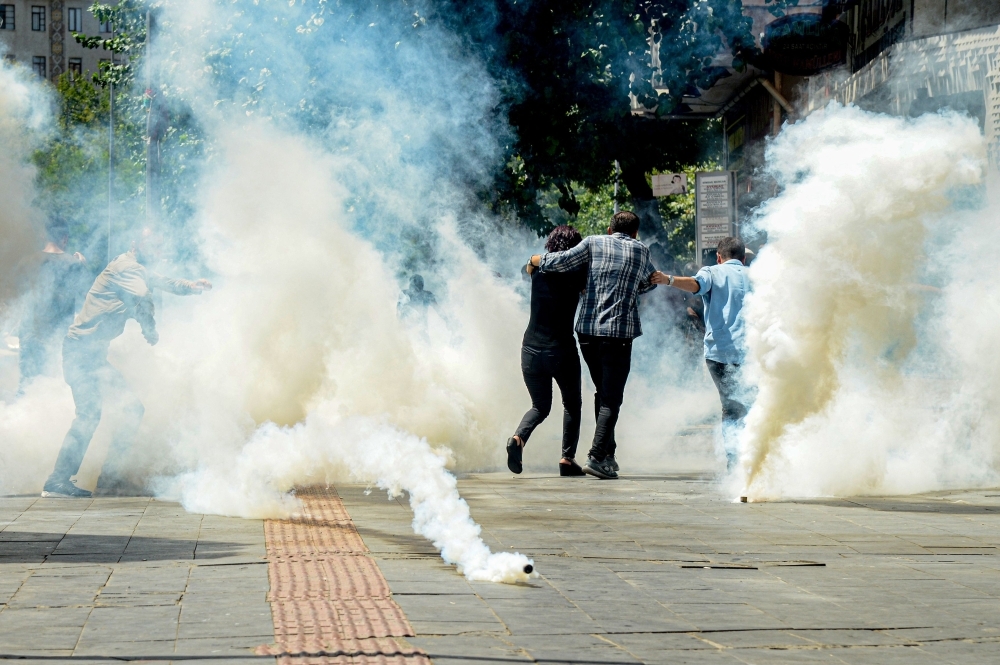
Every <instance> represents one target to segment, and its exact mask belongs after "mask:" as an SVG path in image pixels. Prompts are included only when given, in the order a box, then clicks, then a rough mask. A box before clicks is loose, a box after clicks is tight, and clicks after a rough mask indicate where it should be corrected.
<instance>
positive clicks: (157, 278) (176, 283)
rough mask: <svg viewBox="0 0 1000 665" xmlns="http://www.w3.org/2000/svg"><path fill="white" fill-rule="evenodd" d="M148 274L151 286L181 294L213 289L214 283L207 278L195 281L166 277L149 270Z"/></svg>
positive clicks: (185, 294) (198, 292) (192, 293)
mask: <svg viewBox="0 0 1000 665" xmlns="http://www.w3.org/2000/svg"><path fill="white" fill-rule="evenodd" d="M146 274H147V279H148V281H149V286H150V287H152V288H154V289H162V290H163V291H167V292H168V293H173V294H175V295H179V296H189V295H197V294H200V293H201V292H202V291H210V290H211V289H212V283H211V282H210V281H208V280H207V279H198V280H195V281H191V280H187V279H175V278H173V277H164V276H163V275H161V274H159V273H155V272H152V271H147V273H146Z"/></svg>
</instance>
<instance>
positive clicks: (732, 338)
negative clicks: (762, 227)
mask: <svg viewBox="0 0 1000 665" xmlns="http://www.w3.org/2000/svg"><path fill="white" fill-rule="evenodd" d="M695 279H697V280H698V282H699V283H701V284H702V288H701V290H700V291H699V293H698V295H701V297H702V300H703V301H704V303H705V309H704V316H705V358H707V359H708V360H714V361H715V362H718V363H724V364H740V363H742V362H743V355H744V352H745V350H744V337H745V326H744V323H743V299H744V298H745V297H746V294H747V293H748V292H749V290H750V279H749V277H748V276H747V269H746V267H745V266H744V265H743V263H742V262H741V261H739V260H738V259H728V260H726V261H725V262H724V263H720V264H717V265H714V266H705V267H704V268H702V269H701V270H699V271H698V274H697V275H695Z"/></svg>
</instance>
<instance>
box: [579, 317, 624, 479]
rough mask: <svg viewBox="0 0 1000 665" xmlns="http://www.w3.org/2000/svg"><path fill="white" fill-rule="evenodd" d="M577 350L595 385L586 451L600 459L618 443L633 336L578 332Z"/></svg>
mask: <svg viewBox="0 0 1000 665" xmlns="http://www.w3.org/2000/svg"><path fill="white" fill-rule="evenodd" d="M580 353H582V354H583V359H584V361H586V363H587V368H588V369H589V370H590V378H591V379H592V380H593V381H594V387H595V388H597V393H596V394H595V395H594V411H595V414H596V416H597V427H596V428H595V429H594V443H593V444H592V445H591V447H590V453H589V455H590V457H593V458H594V459H595V460H598V461H602V460H604V458H606V457H608V456H610V455H614V454H615V450H616V449H617V447H618V446H617V443H616V442H615V425H617V424H618V413H619V412H620V411H621V407H622V400H623V399H624V395H625V382H626V381H628V373H629V371H630V370H631V369H632V340H630V339H623V338H619V337H593V336H591V335H580Z"/></svg>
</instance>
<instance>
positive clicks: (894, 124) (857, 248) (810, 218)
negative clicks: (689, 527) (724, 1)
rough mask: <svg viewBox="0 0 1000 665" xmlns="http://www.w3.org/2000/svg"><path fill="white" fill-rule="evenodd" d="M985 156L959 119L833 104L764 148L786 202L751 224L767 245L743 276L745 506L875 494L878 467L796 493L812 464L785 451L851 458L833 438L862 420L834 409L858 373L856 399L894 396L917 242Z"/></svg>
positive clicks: (912, 315) (772, 205)
mask: <svg viewBox="0 0 1000 665" xmlns="http://www.w3.org/2000/svg"><path fill="white" fill-rule="evenodd" d="M984 156H985V149H984V141H983V138H982V136H981V135H980V133H979V129H978V127H977V126H976V125H975V123H974V122H973V121H972V120H969V119H968V118H962V117H959V116H955V115H944V116H942V115H932V116H924V117H921V118H917V119H907V118H898V117H889V116H884V115H875V114H871V113H867V112H864V111H862V110H860V109H857V108H855V107H846V108H845V107H839V106H836V105H832V106H830V107H829V108H827V109H826V110H824V111H822V112H819V113H815V114H813V115H812V116H810V117H809V118H807V119H806V120H804V121H802V122H800V123H797V124H795V125H792V126H789V127H787V128H786V129H785V130H784V131H783V132H782V134H781V135H780V136H779V137H778V138H777V139H776V140H775V141H774V143H773V144H772V145H771V146H770V148H769V151H768V160H769V164H770V166H771V168H772V169H773V171H774V173H775V174H776V176H777V177H778V179H779V181H780V182H782V183H784V190H783V191H782V193H781V194H780V195H779V196H778V197H777V198H775V199H774V200H772V201H771V202H769V203H768V204H767V206H766V209H765V210H764V212H763V215H762V217H761V218H760V219H759V222H758V223H759V225H760V227H761V228H762V229H764V230H766V232H767V234H768V240H769V242H768V245H767V246H766V247H765V249H764V250H763V251H762V252H761V254H760V256H759V257H758V259H757V260H756V262H755V263H754V265H753V268H752V272H751V274H752V280H753V285H754V293H753V295H752V297H751V299H750V300H749V302H748V306H747V312H746V316H747V322H748V340H747V343H748V347H749V352H750V367H749V368H748V369H749V372H750V374H751V376H752V378H753V380H754V381H755V382H756V384H757V389H758V393H757V396H756V401H755V403H754V405H753V408H752V409H751V411H750V413H749V415H748V416H747V420H746V428H745V430H744V431H743V433H742V439H741V441H742V450H743V455H742V460H741V461H742V465H741V466H742V469H741V470H742V473H743V474H744V476H743V478H744V481H745V493H746V494H748V495H749V496H750V497H752V498H758V499H760V498H769V497H777V496H786V495H789V494H795V493H800V492H804V493H827V492H841V491H842V492H852V491H853V492H863V491H868V490H873V489H876V488H878V487H879V486H880V482H881V480H882V478H883V477H884V473H885V469H884V467H882V466H880V465H882V464H884V460H882V461H876V462H873V463H871V464H868V465H867V466H864V468H852V470H851V472H850V475H851V476H852V477H851V478H848V479H844V480H843V481H842V482H841V481H838V482H834V483H832V484H830V483H829V482H827V480H822V481H817V482H816V483H814V484H812V485H809V484H808V483H807V484H801V485H796V484H795V482H796V481H794V480H792V479H794V478H796V477H797V475H798V477H799V478H800V479H801V477H802V476H801V474H798V473H797V469H798V470H799V471H801V470H802V469H803V468H805V467H808V466H810V464H812V465H815V464H816V463H817V461H818V459H819V458H817V457H815V456H813V457H810V456H809V454H806V453H803V451H802V449H801V447H797V446H799V443H800V442H801V441H803V440H808V442H809V445H815V446H816V447H817V448H820V449H824V452H823V454H825V455H826V454H828V455H833V452H831V451H836V450H840V451H841V452H842V453H843V454H844V455H848V456H849V455H851V454H852V453H851V452H850V447H849V446H846V445H845V441H843V440H842V439H841V438H838V437H837V436H833V435H832V432H833V431H834V430H836V429H837V428H836V425H837V423H836V422H835V421H836V419H837V418H841V417H843V414H844V412H845V411H846V412H847V413H852V412H853V413H855V414H856V415H858V416H860V414H861V413H862V411H861V410H853V411H852V410H851V409H847V408H846V406H845V405H846V404H847V403H848V402H849V400H850V399H851V398H852V395H854V396H856V395H857V394H860V393H857V392H852V391H854V388H852V387H851V386H853V385H854V384H853V383H851V382H852V381H853V380H854V377H855V376H856V375H857V376H863V375H864V374H865V373H866V372H867V373H868V376H867V378H864V379H861V382H862V383H864V385H865V388H864V390H865V391H868V392H866V395H875V394H877V393H878V392H879V390H888V391H889V392H890V393H892V394H893V396H894V397H895V398H897V399H898V398H899V397H900V396H901V394H902V393H900V392H899V390H896V389H895V388H893V387H892V386H893V384H894V382H895V383H896V384H898V383H899V382H900V381H901V380H903V378H904V377H902V376H901V375H900V374H899V371H898V367H899V361H900V360H901V359H904V358H906V357H907V354H908V353H909V352H910V351H911V350H912V349H913V347H914V344H915V340H916V336H915V328H914V325H915V324H914V321H915V320H916V318H917V315H918V312H919V311H920V308H921V303H922V293H921V290H920V288H919V286H918V285H917V280H918V271H919V269H920V267H921V266H922V265H923V263H924V247H925V241H926V239H927V234H928V232H929V231H928V230H929V228H930V225H932V224H933V220H934V219H936V218H937V217H939V216H940V215H941V213H942V212H943V211H945V210H946V209H948V208H949V205H950V199H949V193H950V192H951V191H953V189H954V188H956V187H961V186H968V185H973V184H976V183H978V182H979V181H980V179H981V177H982V173H983V162H984ZM859 367H860V368H862V370H861V372H860V373H855V372H854V369H856V368H859ZM848 383H851V385H847V384H848ZM874 384H878V385H879V386H881V388H879V389H878V390H876V389H873V388H871V386H872V385H874ZM897 388H898V386H897ZM894 390H895V392H893V391H894ZM872 399H874V397H873V398H872ZM870 403H871V399H869V400H868V402H867V404H869V405H870ZM890 429H891V428H890ZM862 438H863V437H862ZM828 461H829V460H828ZM823 473H826V474H827V475H828V476H829V475H834V474H836V473H837V470H836V469H834V468H830V467H827V468H826V469H825V470H824V471H823ZM807 475H808V473H807Z"/></svg>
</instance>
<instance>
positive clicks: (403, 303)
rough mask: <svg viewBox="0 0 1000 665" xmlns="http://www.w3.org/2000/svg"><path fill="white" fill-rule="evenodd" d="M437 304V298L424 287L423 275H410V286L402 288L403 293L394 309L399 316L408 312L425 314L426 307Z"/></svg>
mask: <svg viewBox="0 0 1000 665" xmlns="http://www.w3.org/2000/svg"><path fill="white" fill-rule="evenodd" d="M436 305H437V298H435V297H434V294H433V293H431V292H430V291H427V290H425V289H424V277H423V275H414V276H412V277H410V288H408V289H404V290H403V295H402V297H400V299H399V303H398V304H397V305H396V311H397V313H398V314H399V315H400V316H404V317H405V316H409V315H410V314H425V313H426V312H427V308H428V307H434V306H436Z"/></svg>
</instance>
